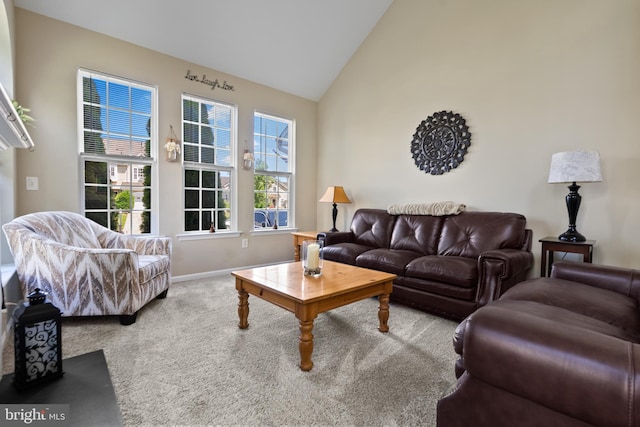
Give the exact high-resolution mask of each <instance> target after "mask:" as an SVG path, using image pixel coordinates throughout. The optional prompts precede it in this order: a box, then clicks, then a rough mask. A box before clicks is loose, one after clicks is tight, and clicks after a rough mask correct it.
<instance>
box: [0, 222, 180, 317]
mask: <svg viewBox="0 0 640 427" xmlns="http://www.w3.org/2000/svg"><path fill="white" fill-rule="evenodd" d="M2 228H3V231H4V233H5V235H6V237H7V241H8V243H9V248H10V249H11V253H12V254H13V258H14V262H15V265H16V271H17V273H18V277H19V279H20V283H21V285H22V291H23V292H24V295H27V294H28V293H30V292H32V291H33V290H34V289H35V288H40V289H42V290H43V291H44V292H46V293H47V294H48V295H49V298H50V300H51V302H52V304H53V305H54V306H56V307H57V308H58V309H60V310H61V311H62V315H63V316H105V315H118V316H120V321H121V323H122V324H131V323H133V322H135V320H136V315H137V313H138V310H140V309H141V308H142V307H143V306H144V305H145V304H147V303H148V302H149V301H151V300H152V299H154V298H156V297H158V298H164V297H165V296H166V293H167V290H168V289H169V286H170V284H171V239H170V238H168V237H140V236H131V235H124V234H120V233H116V232H114V231H112V230H109V229H108V228H105V227H103V226H101V225H99V224H98V223H96V222H94V221H92V220H90V219H88V218H85V217H84V216H82V215H79V214H77V213H73V212H63V211H56V212H38V213H32V214H28V215H24V216H21V217H18V218H15V219H14V220H12V221H11V222H9V223H7V224H5V225H4V226H3V227H2Z"/></svg>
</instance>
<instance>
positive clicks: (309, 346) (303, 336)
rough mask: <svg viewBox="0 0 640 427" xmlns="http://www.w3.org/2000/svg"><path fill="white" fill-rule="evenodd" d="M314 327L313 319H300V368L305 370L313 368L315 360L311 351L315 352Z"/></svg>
mask: <svg viewBox="0 0 640 427" xmlns="http://www.w3.org/2000/svg"><path fill="white" fill-rule="evenodd" d="M312 329H313V319H312V320H300V344H299V345H298V348H299V349H300V369H302V370H303V371H310V370H311V368H313V362H312V361H311V353H313V334H312V333H311V330H312Z"/></svg>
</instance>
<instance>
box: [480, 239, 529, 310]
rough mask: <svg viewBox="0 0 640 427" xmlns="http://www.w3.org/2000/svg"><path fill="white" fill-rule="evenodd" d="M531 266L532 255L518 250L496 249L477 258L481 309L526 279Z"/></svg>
mask: <svg viewBox="0 0 640 427" xmlns="http://www.w3.org/2000/svg"><path fill="white" fill-rule="evenodd" d="M532 266H533V254H532V253H531V252H529V251H521V250H518V249H497V250H492V251H487V252H484V253H482V254H481V255H480V256H479V257H478V293H477V295H476V301H477V302H478V307H481V306H483V305H485V304H487V303H489V302H491V301H494V300H496V299H498V298H499V297H500V295H502V294H503V293H504V292H506V291H507V289H509V288H510V287H511V286H513V285H515V284H516V283H518V282H521V281H523V280H525V279H526V274H527V271H528V270H529V269H530V268H531V267H532Z"/></svg>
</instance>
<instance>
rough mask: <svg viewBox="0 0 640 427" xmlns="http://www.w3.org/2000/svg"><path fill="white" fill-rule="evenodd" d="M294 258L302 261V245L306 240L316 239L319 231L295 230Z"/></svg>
mask: <svg viewBox="0 0 640 427" xmlns="http://www.w3.org/2000/svg"><path fill="white" fill-rule="evenodd" d="M291 234H293V260H294V261H300V246H302V242H304V241H305V240H316V237H317V236H318V232H317V231H294V232H293V233H291Z"/></svg>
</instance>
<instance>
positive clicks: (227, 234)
mask: <svg viewBox="0 0 640 427" xmlns="http://www.w3.org/2000/svg"><path fill="white" fill-rule="evenodd" d="M241 234H242V232H241V231H216V232H215V233H204V232H201V231H200V232H197V233H180V234H176V238H177V239H178V240H180V241H186V240H206V239H227V238H232V237H240V235H241Z"/></svg>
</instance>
